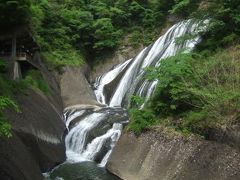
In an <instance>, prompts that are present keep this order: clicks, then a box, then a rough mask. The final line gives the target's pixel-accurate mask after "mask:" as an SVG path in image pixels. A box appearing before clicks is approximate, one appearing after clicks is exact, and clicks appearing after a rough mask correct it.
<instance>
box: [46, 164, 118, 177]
mask: <svg viewBox="0 0 240 180" xmlns="http://www.w3.org/2000/svg"><path fill="white" fill-rule="evenodd" d="M44 176H45V180H121V179H120V178H118V177H117V176H115V175H113V174H111V173H109V172H108V171H107V170H106V169H105V168H102V167H98V166H97V165H96V163H94V162H78V163H69V162H65V163H63V164H61V165H59V166H57V167H56V168H54V170H53V171H52V172H50V173H46V174H44Z"/></svg>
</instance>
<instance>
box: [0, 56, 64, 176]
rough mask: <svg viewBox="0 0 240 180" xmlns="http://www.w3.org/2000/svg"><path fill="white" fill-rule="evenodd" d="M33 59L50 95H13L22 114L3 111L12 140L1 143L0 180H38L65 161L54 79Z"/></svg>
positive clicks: (59, 101)
mask: <svg viewBox="0 0 240 180" xmlns="http://www.w3.org/2000/svg"><path fill="white" fill-rule="evenodd" d="M39 58H40V56H37V57H36V62H35V63H36V66H35V67H37V69H38V70H39V71H40V72H41V73H42V75H43V77H44V79H45V80H46V81H47V82H48V84H49V86H50V89H51V93H50V94H48V95H45V94H43V93H42V92H41V91H39V90H37V89H34V90H26V91H25V92H23V93H19V94H17V95H16V97H15V99H16V101H17V103H18V104H19V107H20V110H21V113H16V112H14V111H12V110H8V111H7V112H6V116H7V117H8V119H9V121H10V123H11V125H12V137H11V138H9V139H7V138H1V140H0V179H1V180H13V179H14V180H15V179H17V180H33V179H34V180H40V179H43V177H42V174H41V173H42V172H46V171H49V170H50V169H52V168H53V167H54V166H56V165H57V164H59V163H61V162H63V161H64V160H65V144H64V131H65V129H66V128H65V122H64V120H63V117H62V111H63V107H62V101H61V96H60V88H59V86H58V82H57V81H56V78H55V76H54V75H53V74H52V73H51V72H49V71H48V70H47V68H46V67H45V66H44V65H43V64H42V62H41V61H40V59H39Z"/></svg>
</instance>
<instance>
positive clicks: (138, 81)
mask: <svg viewBox="0 0 240 180" xmlns="http://www.w3.org/2000/svg"><path fill="white" fill-rule="evenodd" d="M198 31H199V28H198V25H197V23H194V21H192V20H187V21H183V22H180V23H177V24H175V25H174V26H172V27H171V28H170V29H169V30H168V31H167V32H166V33H165V34H164V35H163V36H161V37H160V38H159V39H158V40H157V41H156V42H155V43H153V44H151V45H150V46H149V47H147V48H145V49H143V50H142V51H141V52H140V53H139V54H138V55H137V56H136V57H135V58H133V59H129V60H127V61H125V62H124V63H122V64H119V65H117V66H115V67H114V68H113V69H112V70H110V71H108V72H106V73H105V74H103V75H102V76H100V77H98V78H97V79H96V82H95V84H94V87H95V90H94V91H95V94H96V98H97V100H98V102H99V103H101V104H104V105H106V107H104V108H99V109H97V110H96V109H93V108H92V109H91V108H89V109H74V110H69V111H67V112H65V119H66V126H67V128H68V130H69V132H68V134H67V136H66V139H65V143H66V156H67V160H66V162H65V163H64V164H62V165H60V166H59V167H57V168H55V169H54V170H53V171H52V172H51V178H52V179H54V178H55V179H56V178H58V179H61V178H62V179H65V180H71V179H90V180H91V179H117V177H114V176H113V175H111V174H109V173H108V172H107V171H106V170H105V169H104V167H105V165H106V163H107V160H108V158H109V156H110V154H111V152H112V150H113V148H114V146H115V144H116V143H117V141H118V139H119V137H120V135H121V132H122V129H123V126H124V125H125V124H126V123H127V122H128V115H127V112H126V110H125V109H124V108H126V107H127V106H128V104H129V99H130V98H129V97H131V95H133V94H134V95H138V96H141V97H144V98H145V101H147V100H148V99H149V98H150V97H151V95H152V94H153V92H154V90H155V87H156V85H157V83H159V82H158V81H157V80H154V81H148V80H144V79H143V76H144V74H145V71H144V70H145V68H146V67H149V66H152V67H154V66H159V65H160V64H161V60H162V59H164V58H166V57H169V56H174V55H175V54H176V53H178V52H179V51H180V50H184V51H185V52H189V51H191V50H192V49H193V48H194V46H195V45H196V44H197V43H198V42H199V40H200V38H199V36H195V37H194V38H193V39H189V40H185V41H184V42H182V43H181V44H178V43H176V41H175V40H176V38H179V37H182V36H184V35H186V34H196V32H198ZM143 107H144V104H143V105H142V106H141V108H143ZM93 172H96V173H95V175H94V173H93ZM72 173H74V175H72ZM76 174H77V175H76Z"/></svg>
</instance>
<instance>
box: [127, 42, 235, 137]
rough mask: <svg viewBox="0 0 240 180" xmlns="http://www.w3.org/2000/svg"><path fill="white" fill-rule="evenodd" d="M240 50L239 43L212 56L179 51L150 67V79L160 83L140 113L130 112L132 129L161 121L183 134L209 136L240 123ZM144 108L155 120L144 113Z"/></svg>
mask: <svg viewBox="0 0 240 180" xmlns="http://www.w3.org/2000/svg"><path fill="white" fill-rule="evenodd" d="M239 52H240V51H239V47H238V46H236V47H233V48H229V49H227V50H220V51H219V52H217V53H216V54H212V55H210V56H205V55H202V54H199V53H198V54H196V53H192V54H178V55H176V56H174V57H170V58H167V59H164V60H162V62H161V66H160V67H158V68H149V69H148V70H147V74H148V76H147V78H148V79H149V80H153V79H158V80H159V83H158V85H157V88H156V91H155V93H154V95H153V97H152V98H151V99H150V101H149V102H148V103H147V105H146V106H145V108H144V109H143V110H139V111H140V112H141V113H140V112H138V111H137V110H134V111H133V113H130V114H131V119H132V121H133V122H132V123H133V124H131V128H130V129H132V130H134V131H136V132H137V133H139V132H141V130H144V129H145V128H148V127H149V126H151V124H153V125H154V124H155V123H160V124H162V125H163V126H170V127H173V128H175V129H176V130H178V131H181V132H183V133H184V134H189V133H196V134H199V135H202V136H207V133H208V130H209V129H217V128H220V127H222V126H224V127H226V126H231V125H234V124H237V123H239V122H240V112H239V108H240V92H239V88H240V76H239V74H240V64H239V62H240V61H239V60H240V53H239ZM204 54H205V53H204ZM145 111H147V112H151V113H152V116H151V117H153V119H155V120H151V118H149V117H148V116H145V115H142V116H141V114H144V112H145ZM135 121H136V122H135ZM138 121H142V122H138ZM148 122H151V123H148ZM135 129H136V130H135Z"/></svg>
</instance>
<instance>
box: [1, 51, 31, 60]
mask: <svg viewBox="0 0 240 180" xmlns="http://www.w3.org/2000/svg"><path fill="white" fill-rule="evenodd" d="M11 56H12V54H11V53H10V52H4V53H1V52H0V57H2V58H4V57H5V58H6V57H7V58H9V57H11ZM30 59H31V57H30V56H29V55H28V54H27V53H25V52H17V54H16V60H17V61H27V60H30Z"/></svg>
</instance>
